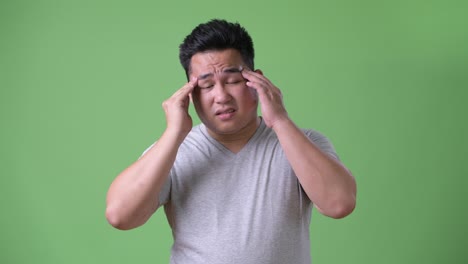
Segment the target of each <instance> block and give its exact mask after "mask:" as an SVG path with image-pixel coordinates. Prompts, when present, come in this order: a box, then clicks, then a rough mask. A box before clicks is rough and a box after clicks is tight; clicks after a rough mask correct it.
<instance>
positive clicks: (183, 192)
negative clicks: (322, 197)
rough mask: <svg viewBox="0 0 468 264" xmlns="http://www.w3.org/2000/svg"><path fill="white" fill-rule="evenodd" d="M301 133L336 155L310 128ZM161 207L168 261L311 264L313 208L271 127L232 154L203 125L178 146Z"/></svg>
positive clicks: (181, 263)
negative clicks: (169, 239) (169, 241)
mask: <svg viewBox="0 0 468 264" xmlns="http://www.w3.org/2000/svg"><path fill="white" fill-rule="evenodd" d="M303 131H304V133H305V134H306V135H307V136H308V137H309V138H310V139H311V140H312V142H314V143H315V144H316V145H317V146H318V147H319V148H320V149H322V150H323V151H324V152H326V153H328V154H330V155H332V156H334V157H336V158H337V155H336V153H335V150H334V149H333V146H332V144H331V143H330V142H329V141H328V140H327V139H326V138H325V137H324V136H323V135H321V134H320V133H318V132H316V131H314V130H303ZM160 203H161V205H164V209H165V212H166V215H167V218H168V221H169V223H170V225H171V228H172V233H173V237H174V244H173V247H172V250H171V260H170V263H172V264H198V263H200V264H215V263H216V264H218V263H222V264H231V263H232V264H234V263H235V264H263V263H264V264H276V263H277V264H286V263H294V264H302V263H303V264H306V263H307V264H310V263H311V258H310V242H309V224H310V218H311V210H312V203H311V201H310V199H309V198H308V197H307V195H306V194H305V192H304V191H303V189H302V187H301V185H300V183H299V181H298V179H297V177H296V175H295V174H294V171H293V170H292V168H291V166H290V164H289V162H288V160H287V158H286V156H285V154H284V152H283V150H282V148H281V145H280V143H279V141H278V139H277V137H276V134H275V132H274V131H273V130H271V129H270V128H268V127H267V126H266V125H265V123H264V122H263V121H262V122H261V124H260V126H259V127H258V129H257V131H256V132H255V134H254V135H253V137H252V138H251V139H250V140H249V142H248V143H247V144H246V145H245V146H244V148H243V149H242V150H241V151H240V152H238V153H233V152H231V151H230V150H228V149H227V148H226V147H224V146H223V145H222V144H220V143H219V142H217V141H216V140H214V139H213V138H212V137H210V136H209V134H208V133H207V131H206V127H205V126H204V125H203V124H201V125H198V126H195V127H194V128H193V129H192V131H191V132H190V133H189V134H188V136H187V137H186V139H185V140H184V142H183V143H182V145H181V146H180V148H179V151H178V153H177V158H176V161H175V163H174V166H173V168H172V170H171V172H170V176H169V178H168V180H167V181H166V184H165V185H164V187H163V190H162V191H161V193H160Z"/></svg>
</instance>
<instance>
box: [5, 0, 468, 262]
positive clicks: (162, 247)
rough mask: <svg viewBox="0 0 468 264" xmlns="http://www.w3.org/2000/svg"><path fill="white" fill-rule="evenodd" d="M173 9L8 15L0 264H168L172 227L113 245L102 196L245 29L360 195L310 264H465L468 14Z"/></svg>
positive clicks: (325, 6)
mask: <svg viewBox="0 0 468 264" xmlns="http://www.w3.org/2000/svg"><path fill="white" fill-rule="evenodd" d="M168 2H169V1H164V2H163V1H155V0H153V1H149V0H147V1H143V0H138V1H101V0H85V1H45V0H38V1H32V0H31V1H13V0H12V1H5V0H3V1H1V2H0V30H1V32H0V33H1V35H0V37H1V39H0V52H1V53H0V55H1V58H0V87H1V94H0V100H1V101H0V103H1V104H0V110H1V139H0V140H1V141H0V143H1V166H0V175H1V178H0V208H1V213H0V228H1V235H0V263H5V264H9V263H49V264H53V263H69V264H71V263H80V264H81V263H168V259H169V250H170V246H171V243H172V237H171V231H170V228H169V227H168V224H167V221H166V219H165V216H164V213H163V211H162V210H161V211H158V212H157V213H156V214H155V215H154V216H153V217H152V219H151V220H150V221H149V222H148V223H147V224H146V225H145V226H143V227H141V228H138V229H135V230H132V231H118V230H116V229H113V228H112V227H111V226H110V225H109V224H108V223H107V222H106V220H105V217H104V211H105V196H106V192H107V188H108V187H109V184H110V183H111V182H112V180H113V179H114V177H115V176H116V175H117V174H118V173H119V172H120V171H122V170H123V169H124V168H125V167H126V166H128V165H129V164H130V163H131V162H133V161H134V160H135V159H136V158H138V156H139V155H140V154H141V152H142V151H143V150H144V149H145V148H146V147H148V146H149V145H150V144H151V143H152V142H153V141H154V140H156V139H157V138H158V136H159V135H160V134H161V133H162V131H163V130H164V127H165V119H164V114H163V111H162V108H161V103H162V101H163V100H165V99H166V98H168V97H169V96H170V95H171V94H172V93H173V92H174V91H175V90H177V89H178V88H179V87H181V86H182V85H183V83H184V82H185V77H184V73H183V70H182V68H181V66H180V65H179V62H178V45H179V43H180V42H181V41H182V39H183V37H184V36H185V35H187V34H188V33H189V32H190V31H191V29H192V28H193V27H194V26H196V25H198V24H199V23H202V22H205V21H207V20H209V19H211V18H225V19H227V20H230V21H238V22H240V23H241V24H242V25H244V26H245V27H246V28H247V29H248V31H249V32H250V34H251V35H252V37H253V39H254V42H255V48H256V55H257V56H256V66H257V67H258V68H260V69H262V70H263V72H264V74H265V75H266V76H267V77H269V78H270V79H271V80H272V81H273V82H274V83H275V84H276V85H277V86H278V87H280V88H281V89H282V91H283V94H284V100H285V104H286V106H287V109H288V112H289V114H290V116H291V117H292V118H293V120H294V121H295V122H296V123H297V124H298V125H299V126H301V127H306V128H315V129H317V130H319V131H321V132H322V133H324V134H325V135H327V136H328V137H329V138H330V139H331V140H332V141H333V143H334V145H335V147H336V149H337V151H338V153H339V154H340V156H341V159H342V161H343V162H344V163H345V164H346V165H347V166H348V167H349V168H350V169H351V171H352V172H353V174H354V175H355V177H356V179H357V182H358V203H357V208H356V210H355V212H354V213H353V214H352V215H350V216H349V217H347V218H345V219H342V220H333V219H330V218H326V217H324V216H322V215H319V214H318V213H317V212H316V211H314V214H313V217H312V218H313V219H312V224H311V240H312V242H311V243H312V256H313V259H314V263H316V264H325V263H348V264H352V263H468V253H467V251H466V247H467V246H466V245H467V244H468V238H467V237H468V232H467V230H468V228H467V223H468V213H467V209H468V207H467V202H468V199H467V198H466V196H465V195H466V193H467V192H466V189H467V187H468V186H467V185H468V181H467V175H468V170H467V167H466V163H465V162H466V161H465V158H466V156H467V154H468V153H467V150H466V149H467V147H468V144H467V135H468V126H467V121H466V120H467V118H466V114H467V113H468V111H467V110H468V109H467V107H466V101H467V92H466V89H467V88H468V80H467V75H468V74H467V73H468V63H467V62H468V48H467V47H468V23H467V22H468V19H467V18H466V14H467V11H468V4H467V2H466V1H411V0H405V1H403V0H396V1H395V0H394V1H363V0H358V1H345V0H343V1H325V0H323V1H286V2H278V3H277V2H276V1H246V0H240V1H229V2H222V1H172V2H170V3H168ZM191 113H192V114H193V113H194V111H193V109H192V110H191ZM196 120H197V119H196ZM196 122H198V121H196ZM222 262H223V261H222V260H220V263H222Z"/></svg>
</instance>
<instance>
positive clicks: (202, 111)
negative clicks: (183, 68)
mask: <svg viewBox="0 0 468 264" xmlns="http://www.w3.org/2000/svg"><path fill="white" fill-rule="evenodd" d="M242 68H246V65H245V64H244V62H243V60H242V57H241V55H240V53H239V52H238V51H237V50H234V49H226V50H222V51H206V52H199V53H196V54H195V55H193V56H192V59H191V63H190V69H191V70H190V77H197V78H198V87H196V88H195V89H194V91H193V92H192V99H193V103H194V106H195V109H196V111H197V114H198V116H199V117H200V120H201V121H202V122H203V123H204V124H205V125H206V127H207V128H208V129H209V131H210V132H211V133H215V134H218V135H221V134H236V133H239V132H241V131H243V130H244V129H246V128H247V127H249V126H252V125H255V124H256V120H257V105H258V96H257V94H256V92H255V90H254V89H252V88H249V87H247V86H246V84H245V82H246V80H245V79H244V78H243V76H242V74H241V72H240V71H241V70H242Z"/></svg>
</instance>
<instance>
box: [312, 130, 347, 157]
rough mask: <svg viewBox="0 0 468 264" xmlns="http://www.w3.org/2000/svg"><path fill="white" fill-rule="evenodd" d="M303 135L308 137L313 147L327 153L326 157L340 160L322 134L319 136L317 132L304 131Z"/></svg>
mask: <svg viewBox="0 0 468 264" xmlns="http://www.w3.org/2000/svg"><path fill="white" fill-rule="evenodd" d="M305 134H306V136H307V137H309V139H310V140H311V141H312V142H313V143H314V144H315V145H317V146H318V147H319V148H320V150H322V151H323V152H325V153H327V154H328V155H330V156H332V157H334V158H335V159H337V160H340V158H339V156H338V154H337V153H336V151H335V148H334V146H333V144H332V143H331V141H330V140H329V139H328V138H327V137H325V136H324V135H323V134H321V133H320V132H318V131H316V130H312V129H309V130H305Z"/></svg>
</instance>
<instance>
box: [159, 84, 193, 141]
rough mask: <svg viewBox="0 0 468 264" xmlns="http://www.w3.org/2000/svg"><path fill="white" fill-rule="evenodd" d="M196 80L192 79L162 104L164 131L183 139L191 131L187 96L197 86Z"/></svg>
mask: <svg viewBox="0 0 468 264" xmlns="http://www.w3.org/2000/svg"><path fill="white" fill-rule="evenodd" d="M197 84H198V79H197V78H192V79H191V80H190V82H188V83H186V84H185V85H184V86H182V88H180V89H179V90H178V91H177V92H175V93H174V94H173V95H172V96H171V97H170V98H169V99H167V100H166V101H164V102H163V103H162V107H163V108H164V112H165V113H166V125H167V127H166V130H167V131H168V132H170V133H175V134H176V135H178V136H180V137H181V138H185V136H187V134H188V133H189V132H190V130H191V129H192V125H193V123H192V118H191V117H190V115H189V113H188V107H189V104H190V98H189V95H190V93H191V92H192V91H193V89H194V88H195V87H196V86H197Z"/></svg>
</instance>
